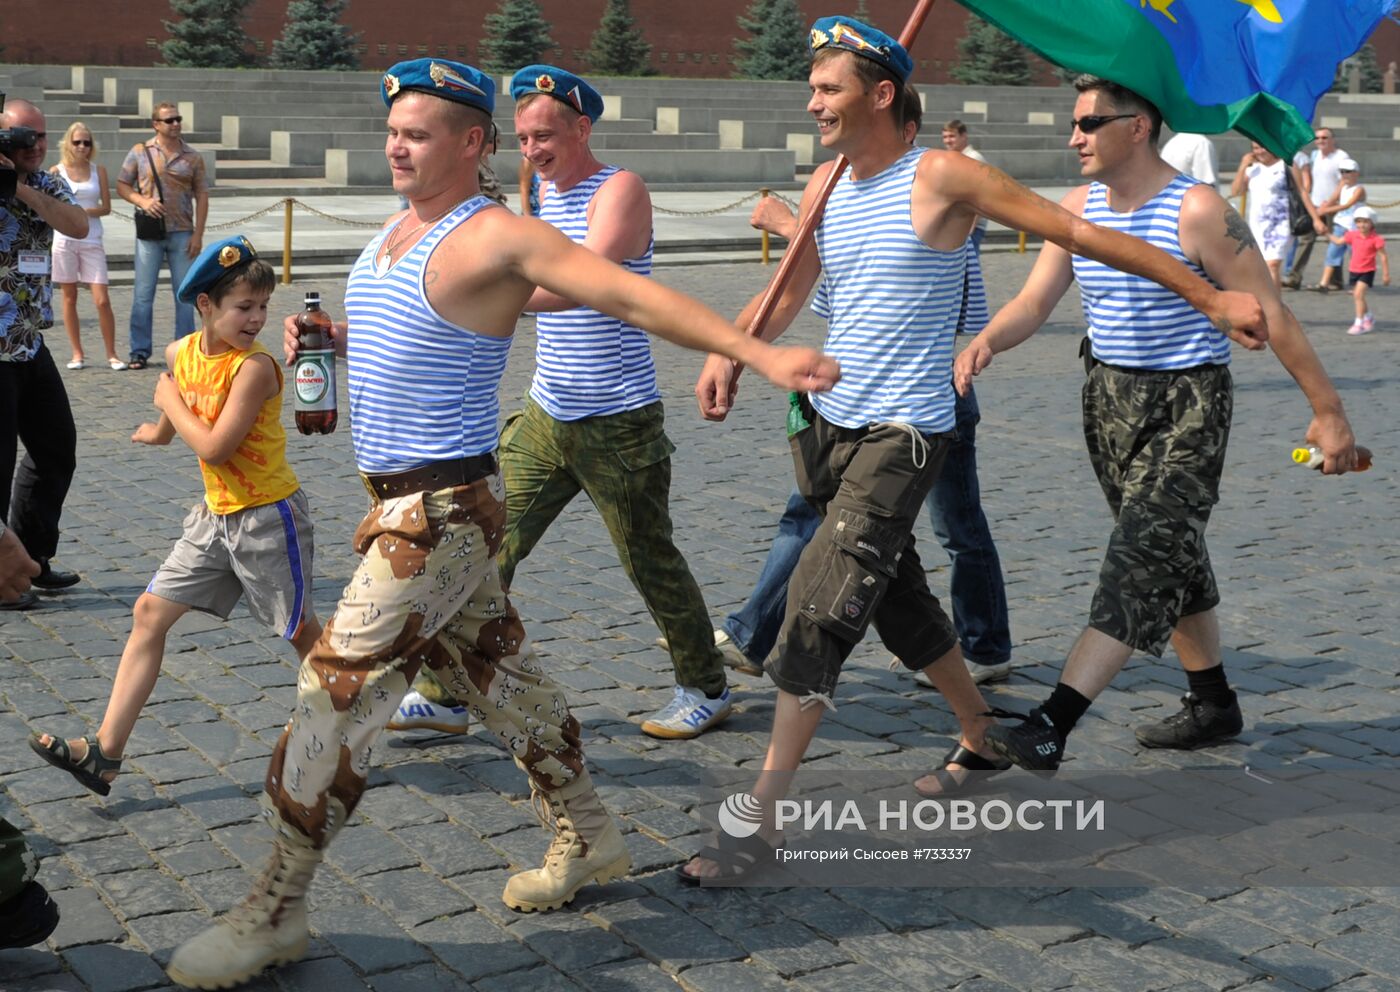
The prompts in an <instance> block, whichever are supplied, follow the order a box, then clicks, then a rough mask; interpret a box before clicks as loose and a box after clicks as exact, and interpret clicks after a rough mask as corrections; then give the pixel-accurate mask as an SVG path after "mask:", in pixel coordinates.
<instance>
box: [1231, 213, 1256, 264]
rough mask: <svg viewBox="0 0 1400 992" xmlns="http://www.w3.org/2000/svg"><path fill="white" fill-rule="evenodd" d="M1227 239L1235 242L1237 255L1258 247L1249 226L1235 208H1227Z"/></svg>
mask: <svg viewBox="0 0 1400 992" xmlns="http://www.w3.org/2000/svg"><path fill="white" fill-rule="evenodd" d="M1225 237H1227V238H1229V239H1230V240H1231V241H1234V242H1235V254H1236V255H1239V254H1241V253H1242V252H1246V251H1248V250H1249V249H1251V248H1255V247H1257V245H1256V244H1255V241H1254V234H1253V232H1252V231H1250V229H1249V225H1248V224H1246V223H1245V222H1244V218H1243V217H1241V216H1240V215H1239V211H1237V210H1236V209H1235V208H1234V207H1226V208H1225Z"/></svg>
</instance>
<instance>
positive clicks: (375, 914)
mask: <svg viewBox="0 0 1400 992" xmlns="http://www.w3.org/2000/svg"><path fill="white" fill-rule="evenodd" d="M311 927H312V929H313V930H314V931H315V932H316V933H318V934H320V936H321V939H322V940H324V941H326V943H328V944H330V945H331V947H333V948H335V950H336V953H338V954H339V955H340V956H341V957H343V958H345V959H346V960H347V961H349V962H350V963H351V964H353V965H354V966H355V967H356V968H358V969H360V970H361V971H363V972H365V973H367V974H375V973H377V972H381V971H389V970H390V969H392V968H405V967H410V966H412V965H419V964H425V963H428V962H430V961H431V956H430V955H429V953H428V950H427V948H425V947H424V946H423V945H422V944H419V943H418V942H417V941H415V940H412V939H410V938H409V936H408V935H407V934H406V933H404V931H403V930H402V928H400V927H399V926H398V925H397V924H395V923H394V921H393V920H391V919H390V918H389V917H388V916H386V915H385V914H384V913H383V912H381V911H380V910H378V909H375V908H373V907H371V906H335V907H332V908H330V909H323V910H319V911H315V912H313V913H312V914H311Z"/></svg>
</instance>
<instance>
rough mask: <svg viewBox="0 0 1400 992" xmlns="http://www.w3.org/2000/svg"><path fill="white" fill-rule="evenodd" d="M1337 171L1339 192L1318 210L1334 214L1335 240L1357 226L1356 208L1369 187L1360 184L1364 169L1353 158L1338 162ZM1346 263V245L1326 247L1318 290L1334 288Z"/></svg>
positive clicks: (1364, 198) (1363, 198)
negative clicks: (1333, 280) (1334, 280)
mask: <svg viewBox="0 0 1400 992" xmlns="http://www.w3.org/2000/svg"><path fill="white" fill-rule="evenodd" d="M1337 169H1338V170H1339V171H1340V173H1341V177H1342V178H1341V182H1339V183H1338V184H1337V191H1336V192H1335V193H1333V194H1332V198H1331V199H1330V200H1328V201H1327V202H1326V203H1324V204H1323V205H1322V206H1320V207H1318V208H1317V212H1318V213H1320V214H1327V213H1331V215H1332V236H1333V237H1336V238H1344V237H1346V233H1347V232H1348V231H1350V230H1351V229H1352V227H1354V226H1355V224H1354V221H1353V215H1354V214H1355V213H1356V208H1357V207H1359V206H1361V205H1362V204H1363V203H1365V202H1366V187H1365V186H1362V185H1361V167H1360V166H1359V165H1357V164H1356V160H1355V159H1352V158H1344V159H1342V161H1340V162H1338V163H1337ZM1346 260H1347V246H1346V245H1344V244H1342V245H1338V244H1332V245H1329V246H1328V248H1327V260H1326V263H1325V265H1326V267H1325V268H1324V269H1323V270H1322V282H1321V284H1319V285H1318V287H1317V288H1318V289H1319V290H1321V291H1322V292H1324V293H1325V292H1327V291H1328V289H1330V288H1331V287H1332V279H1333V277H1334V276H1336V274H1337V270H1338V269H1340V268H1341V267H1342V265H1343V263H1345V262H1346Z"/></svg>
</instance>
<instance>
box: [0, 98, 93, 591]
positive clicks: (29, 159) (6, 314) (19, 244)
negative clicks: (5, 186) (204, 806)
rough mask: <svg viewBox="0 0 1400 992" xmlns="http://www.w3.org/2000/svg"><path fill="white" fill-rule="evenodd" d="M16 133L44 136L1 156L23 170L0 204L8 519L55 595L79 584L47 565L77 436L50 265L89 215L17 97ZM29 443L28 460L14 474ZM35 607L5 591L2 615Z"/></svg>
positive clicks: (6, 120)
mask: <svg viewBox="0 0 1400 992" xmlns="http://www.w3.org/2000/svg"><path fill="white" fill-rule="evenodd" d="M17 127H19V128H29V129H30V130H32V131H34V132H36V134H37V135H38V140H37V141H36V142H35V143H34V145H33V146H32V147H29V148H16V149H14V150H13V151H12V152H11V154H12V155H13V156H14V158H13V160H11V159H9V158H7V157H5V156H4V155H0V169H13V170H14V171H15V172H16V173H17V176H16V183H17V188H16V192H15V195H14V197H13V198H12V199H10V200H8V201H0V521H3V520H5V519H7V518H8V520H9V526H10V529H12V530H13V531H14V532H15V536H16V537H18V538H19V539H20V542H21V543H22V544H23V545H24V550H25V551H26V552H27V553H28V555H29V557H31V558H33V559H34V560H35V561H37V562H38V563H39V574H38V575H36V576H35V577H34V585H36V586H38V587H39V588H40V589H48V590H56V589H63V588H65V587H67V586H71V585H73V584H74V583H76V582H77V581H78V576H77V575H75V574H74V573H72V572H58V571H55V570H54V569H53V568H51V567H50V565H49V559H50V558H52V557H53V555H54V552H55V551H57V550H58V520H59V517H60V515H61V514H62V513H63V500H64V498H65V497H67V495H68V487H69V485H70V484H71V483H72V481H73V469H74V468H75V466H76V464H77V447H78V438H77V433H76V431H75V430H74V428H73V410H72V408H71V407H69V405H68V393H67V392H66V391H65V390H64V388H63V379H62V377H61V376H60V375H59V374H58V369H57V368H56V367H55V366H54V363H53V356H52V355H51V354H49V349H48V346H47V345H45V344H44V334H43V332H44V331H45V330H46V329H48V328H50V327H52V326H53V306H52V302H51V301H52V297H53V286H52V285H51V282H50V274H49V264H50V262H49V260H50V257H51V251H52V245H53V235H54V232H55V231H60V232H62V233H63V234H66V235H67V236H68V237H70V238H84V237H86V236H87V229H88V216H87V213H86V212H85V211H84V210H83V208H82V207H80V206H78V204H77V203H75V202H74V200H73V194H72V192H71V191H70V190H69V189H68V184H67V183H65V182H64V181H63V180H61V179H59V178H58V177H57V176H52V175H50V174H49V173H47V172H45V171H44V156H46V155H47V154H48V152H49V143H48V138H47V128H48V125H47V123H46V122H45V120H44V115H43V113H42V112H41V111H40V110H39V108H38V107H36V106H35V105H34V104H32V103H30V102H29V101H28V100H11V101H10V102H9V104H8V105H7V106H6V107H5V111H4V113H0V128H17ZM21 441H23V442H24V451H25V454H24V460H23V461H21V462H20V463H19V467H18V470H16V467H15V460H16V457H17V455H18V454H19V442H21ZM11 480H13V481H14V491H13V494H11V490H10V482H11ZM37 603H38V599H37V597H35V595H34V594H33V593H32V592H28V591H25V592H21V593H18V594H6V593H5V591H4V590H3V589H0V610H27V609H30V608H31V607H33V606H35V605H37Z"/></svg>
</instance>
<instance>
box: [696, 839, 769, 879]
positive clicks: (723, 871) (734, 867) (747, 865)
mask: <svg viewBox="0 0 1400 992" xmlns="http://www.w3.org/2000/svg"><path fill="white" fill-rule="evenodd" d="M785 846H786V845H785V844H779V845H778V846H777V847H774V846H773V845H772V844H770V843H768V842H767V841H766V840H764V839H763V838H762V837H760V836H758V834H751V835H750V836H748V837H731V836H730V835H729V834H726V833H720V834H717V835H716V839H715V843H714V846H712V847H707V848H705V849H703V850H701V851H699V852H698V853H696V854H693V855H691V858H690V859H689V860H687V861H686V862H685V863H684V864H680V865H677V866H676V874H677V875H679V876H680V880H681V881H682V882H684V883H685V884H686V885H704V884H706V883H712V884H713V883H719V882H737V881H738V880H740V879H743V878H749V877H753V876H757V875H761V874H763V873H764V872H765V871H769V870H771V869H772V868H773V867H775V866H776V865H777V861H778V859H777V854H778V852H779V851H781V850H782V849H783V848H784V847H785ZM695 858H704V859H705V860H706V861H713V862H715V863H716V864H717V865H719V874H718V875H704V876H702V875H692V874H690V872H688V871H686V870H685V866H686V865H687V864H690V860H693V859H695Z"/></svg>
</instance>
